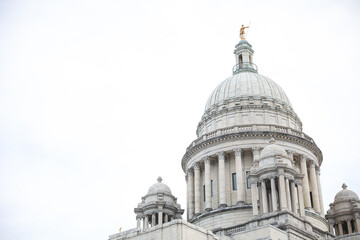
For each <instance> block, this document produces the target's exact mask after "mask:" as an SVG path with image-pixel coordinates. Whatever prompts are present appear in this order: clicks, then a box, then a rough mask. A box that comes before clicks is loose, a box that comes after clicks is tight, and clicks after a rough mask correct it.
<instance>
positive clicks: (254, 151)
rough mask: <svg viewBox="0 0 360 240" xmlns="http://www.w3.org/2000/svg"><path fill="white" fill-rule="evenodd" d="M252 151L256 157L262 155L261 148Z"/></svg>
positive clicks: (254, 148)
mask: <svg viewBox="0 0 360 240" xmlns="http://www.w3.org/2000/svg"><path fill="white" fill-rule="evenodd" d="M252 150H253V154H254V155H259V154H260V148H259V147H253V148H252Z"/></svg>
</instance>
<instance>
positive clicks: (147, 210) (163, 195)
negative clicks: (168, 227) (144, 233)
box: [134, 177, 184, 230]
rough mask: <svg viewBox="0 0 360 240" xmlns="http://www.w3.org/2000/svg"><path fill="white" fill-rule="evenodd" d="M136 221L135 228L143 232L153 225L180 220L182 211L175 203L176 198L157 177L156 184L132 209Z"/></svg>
mask: <svg viewBox="0 0 360 240" xmlns="http://www.w3.org/2000/svg"><path fill="white" fill-rule="evenodd" d="M134 211H135V213H136V219H137V228H138V229H141V224H140V222H141V220H142V221H143V230H145V229H147V228H149V224H151V227H153V226H155V225H161V224H163V223H167V222H169V221H171V220H173V219H181V215H182V214H183V213H184V209H181V206H180V204H178V203H177V198H176V197H175V196H174V195H172V194H171V190H170V188H169V187H168V186H167V185H166V184H164V183H162V178H161V177H158V179H157V183H155V184H153V185H152V186H151V187H150V188H149V190H148V193H147V194H146V195H145V196H144V197H142V201H141V203H139V204H138V207H137V208H135V209H134Z"/></svg>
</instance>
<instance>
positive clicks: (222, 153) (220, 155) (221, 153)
mask: <svg viewBox="0 0 360 240" xmlns="http://www.w3.org/2000/svg"><path fill="white" fill-rule="evenodd" d="M216 155H218V157H219V159H224V158H225V154H224V152H217V153H216Z"/></svg>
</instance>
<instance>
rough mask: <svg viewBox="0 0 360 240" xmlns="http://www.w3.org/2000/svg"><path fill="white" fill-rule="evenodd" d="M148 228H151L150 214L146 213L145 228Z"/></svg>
mask: <svg viewBox="0 0 360 240" xmlns="http://www.w3.org/2000/svg"><path fill="white" fill-rule="evenodd" d="M148 228H149V216H148V215H146V216H145V221H144V229H148Z"/></svg>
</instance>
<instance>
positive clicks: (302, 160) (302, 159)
mask: <svg viewBox="0 0 360 240" xmlns="http://www.w3.org/2000/svg"><path fill="white" fill-rule="evenodd" d="M306 159H307V156H306V155H304V154H302V155H301V157H300V161H301V162H305V163H306Z"/></svg>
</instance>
